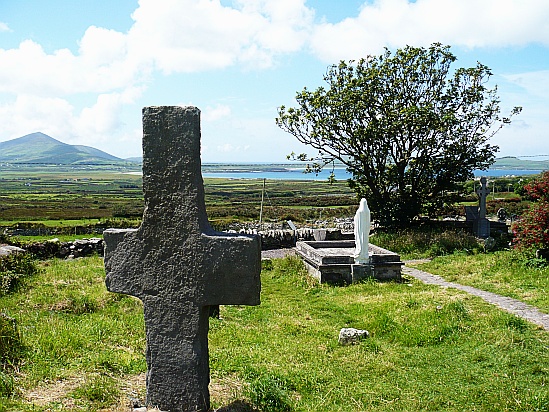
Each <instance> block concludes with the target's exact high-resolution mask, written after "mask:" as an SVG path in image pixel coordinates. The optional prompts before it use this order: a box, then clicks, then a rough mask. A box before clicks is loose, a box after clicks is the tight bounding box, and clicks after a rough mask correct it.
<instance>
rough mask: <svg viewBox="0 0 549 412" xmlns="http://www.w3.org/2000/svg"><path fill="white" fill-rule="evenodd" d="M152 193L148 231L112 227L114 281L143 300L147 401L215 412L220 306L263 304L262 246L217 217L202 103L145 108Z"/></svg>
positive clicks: (113, 286)
mask: <svg viewBox="0 0 549 412" xmlns="http://www.w3.org/2000/svg"><path fill="white" fill-rule="evenodd" d="M143 192H144V198H145V210H144V213H143V222H142V224H141V226H140V227H139V229H130V230H116V229H109V230H106V231H105V232H104V239H105V269H106V272H107V277H106V280H105V283H106V285H107V289H108V290H109V291H111V292H117V293H124V294H128V295H132V296H136V297H138V298H139V299H141V300H142V301H143V310H144V316H145V332H146V337H147V351H146V360H147V368H148V370H147V401H146V402H147V406H151V407H152V406H156V407H158V408H159V409H161V410H162V411H171V412H179V411H207V410H208V409H209V406H210V399H209V397H210V396H209V392H208V384H209V380H210V378H209V358H208V325H209V323H208V322H209V321H208V315H209V310H210V306H213V305H219V304H222V305H258V304H259V297H260V296H259V295H260V289H261V284H260V277H259V275H260V271H261V245H260V238H259V237H257V236H237V235H231V234H225V233H218V232H214V231H213V230H212V229H211V227H210V225H209V223H208V218H207V215H206V207H205V203H204V186H203V181H202V174H201V170H200V111H199V110H198V109H197V108H195V107H185V108H183V107H170V106H167V107H166V106H161V107H146V108H144V109H143Z"/></svg>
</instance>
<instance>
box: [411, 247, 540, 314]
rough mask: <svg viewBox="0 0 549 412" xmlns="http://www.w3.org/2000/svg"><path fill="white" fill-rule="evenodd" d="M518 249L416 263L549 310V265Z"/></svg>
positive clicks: (464, 283)
mask: <svg viewBox="0 0 549 412" xmlns="http://www.w3.org/2000/svg"><path fill="white" fill-rule="evenodd" d="M536 263H539V262H536V261H535V260H528V259H526V258H525V256H524V255H522V254H520V253H519V252H514V251H499V252H494V253H486V254H484V253H482V254H477V255H469V256H467V255H464V254H454V255H448V256H440V257H437V258H435V259H433V260H432V261H431V262H428V263H422V264H418V265H415V266H416V267H417V268H418V269H421V270H425V271H426V272H429V273H433V274H436V275H440V276H442V277H443V278H444V279H445V280H448V281H451V282H456V283H460V284H462V285H468V286H473V287H476V288H479V289H483V290H487V291H489V292H494V293H498V294H500V295H504V296H508V297H511V298H515V299H519V300H521V301H523V302H525V303H529V304H531V305H533V306H536V307H537V308H539V309H540V310H541V311H543V312H545V313H549V267H548V266H546V265H540V266H536Z"/></svg>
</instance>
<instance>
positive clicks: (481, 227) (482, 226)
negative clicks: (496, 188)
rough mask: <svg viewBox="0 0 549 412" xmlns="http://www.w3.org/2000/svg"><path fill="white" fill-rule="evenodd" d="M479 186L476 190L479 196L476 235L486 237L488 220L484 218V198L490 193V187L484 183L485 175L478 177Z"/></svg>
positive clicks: (488, 227) (488, 232) (488, 225)
mask: <svg viewBox="0 0 549 412" xmlns="http://www.w3.org/2000/svg"><path fill="white" fill-rule="evenodd" d="M480 185H481V186H480V188H479V189H478V190H477V195H478V197H479V216H478V221H477V236H478V237H481V238H487V237H489V236H490V221H489V220H488V219H486V198H487V197H488V195H489V194H490V189H489V188H488V186H487V185H486V177H484V176H483V177H481V178H480Z"/></svg>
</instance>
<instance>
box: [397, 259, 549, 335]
mask: <svg viewBox="0 0 549 412" xmlns="http://www.w3.org/2000/svg"><path fill="white" fill-rule="evenodd" d="M402 273H405V274H407V275H410V276H413V277H415V278H416V279H419V280H421V281H422V282H423V283H426V284H428V285H437V286H442V287H446V288H454V289H459V290H463V291H465V292H467V293H470V294H471V295H475V296H478V297H480V298H482V299H484V300H485V301H486V302H488V303H491V304H492V305H496V306H498V307H500V308H501V309H503V310H506V311H507V312H510V313H513V314H515V315H517V316H519V317H521V318H523V319H526V320H528V321H530V322H532V323H535V324H536V325H539V326H541V327H542V328H543V329H545V330H549V315H548V314H545V313H543V312H540V311H539V310H538V309H537V308H535V307H533V306H530V305H527V304H526V303H524V302H521V301H519V300H516V299H512V298H508V297H505V296H501V295H496V294H495V293H491V292H486V291H484V290H480V289H477V288H473V287H471V286H464V285H460V284H459V283H453V282H447V281H445V280H444V279H443V278H441V277H440V276H436V275H432V274H430V273H427V272H423V271H421V270H419V269H415V268H411V267H407V266H403V267H402Z"/></svg>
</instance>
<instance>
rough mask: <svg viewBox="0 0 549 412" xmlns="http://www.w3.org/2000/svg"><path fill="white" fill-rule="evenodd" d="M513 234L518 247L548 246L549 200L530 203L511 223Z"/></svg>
mask: <svg viewBox="0 0 549 412" xmlns="http://www.w3.org/2000/svg"><path fill="white" fill-rule="evenodd" d="M513 236H514V239H513V243H514V245H515V246H516V247H518V248H519V249H524V248H547V247H549V202H545V201H541V202H537V203H534V204H532V205H531V206H530V208H529V209H528V210H527V211H526V212H524V213H523V214H522V216H521V217H520V219H519V220H517V221H516V222H515V224H514V225H513Z"/></svg>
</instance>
